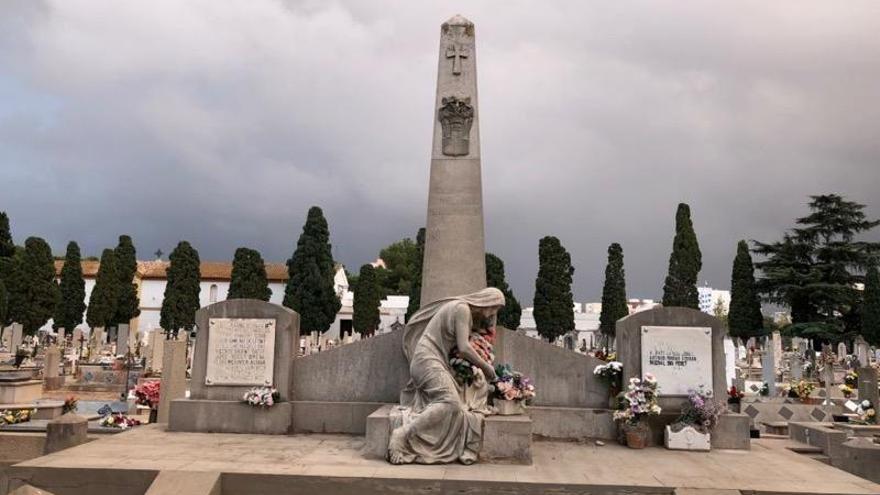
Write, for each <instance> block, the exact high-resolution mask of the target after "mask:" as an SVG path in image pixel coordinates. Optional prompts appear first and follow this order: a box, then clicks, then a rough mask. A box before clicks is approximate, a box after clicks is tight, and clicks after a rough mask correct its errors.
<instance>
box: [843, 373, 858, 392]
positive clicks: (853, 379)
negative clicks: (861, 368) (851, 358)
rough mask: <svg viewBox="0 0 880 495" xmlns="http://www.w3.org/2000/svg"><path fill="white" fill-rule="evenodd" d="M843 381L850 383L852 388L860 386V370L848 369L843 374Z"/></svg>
mask: <svg viewBox="0 0 880 495" xmlns="http://www.w3.org/2000/svg"><path fill="white" fill-rule="evenodd" d="M843 383H844V384H846V385H849V387H850V388H852V389H855V388H856V387H858V386H859V372H858V371H856V370H848V371H847V372H846V374H845V375H843Z"/></svg>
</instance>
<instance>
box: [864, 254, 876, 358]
mask: <svg viewBox="0 0 880 495" xmlns="http://www.w3.org/2000/svg"><path fill="white" fill-rule="evenodd" d="M864 298H865V299H864V303H862V304H863V306H862V337H864V338H865V340H866V341H868V343H869V344H871V345H873V346H880V273H878V270H877V265H876V264H872V265H871V266H870V268H868V273H867V274H866V275H865V293H864Z"/></svg>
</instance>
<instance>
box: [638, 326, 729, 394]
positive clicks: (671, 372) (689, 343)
mask: <svg viewBox="0 0 880 495" xmlns="http://www.w3.org/2000/svg"><path fill="white" fill-rule="evenodd" d="M642 373H651V374H653V375H654V376H655V377H656V378H657V382H658V383H659V384H660V391H659V395H661V396H663V395H687V393H688V391H690V390H697V389H699V388H700V387H702V388H703V390H704V391H707V392H712V391H713V390H712V329H711V328H706V327H655V326H644V327H642Z"/></svg>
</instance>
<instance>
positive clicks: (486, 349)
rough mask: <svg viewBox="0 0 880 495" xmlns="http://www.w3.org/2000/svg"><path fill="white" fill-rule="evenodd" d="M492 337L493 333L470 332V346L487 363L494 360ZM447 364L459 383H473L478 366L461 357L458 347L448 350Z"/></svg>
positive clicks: (466, 384) (467, 384)
mask: <svg viewBox="0 0 880 495" xmlns="http://www.w3.org/2000/svg"><path fill="white" fill-rule="evenodd" d="M493 337H494V334H488V333H487V334H476V333H474V334H471V338H470V344H471V348H472V349H473V350H474V352H476V353H477V355H478V356H480V358H481V359H482V360H483V361H486V362H487V363H489V364H492V362H493V361H495V354H494V352H493V348H492V340H493ZM449 366H450V367H451V368H452V374H453V376H455V381H457V382H458V383H459V384H460V385H465V386H469V385H471V384H473V383H474V379H475V378H476V373H477V370H478V369H479V368H477V367H476V366H474V365H473V364H471V362H470V361H468V360H467V359H465V358H463V357H461V355H460V353H459V352H458V347H453V348H452V350H451V351H449Z"/></svg>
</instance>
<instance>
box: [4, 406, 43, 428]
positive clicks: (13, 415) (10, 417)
mask: <svg viewBox="0 0 880 495" xmlns="http://www.w3.org/2000/svg"><path fill="white" fill-rule="evenodd" d="M34 414H37V410H36V409H16V410H12V411H10V410H4V411H3V412H0V425H14V424H16V423H25V422H27V421H30V420H31V417H33V415H34Z"/></svg>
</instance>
